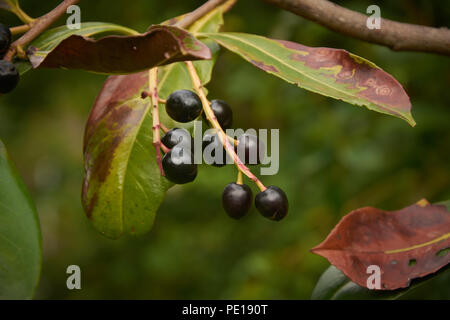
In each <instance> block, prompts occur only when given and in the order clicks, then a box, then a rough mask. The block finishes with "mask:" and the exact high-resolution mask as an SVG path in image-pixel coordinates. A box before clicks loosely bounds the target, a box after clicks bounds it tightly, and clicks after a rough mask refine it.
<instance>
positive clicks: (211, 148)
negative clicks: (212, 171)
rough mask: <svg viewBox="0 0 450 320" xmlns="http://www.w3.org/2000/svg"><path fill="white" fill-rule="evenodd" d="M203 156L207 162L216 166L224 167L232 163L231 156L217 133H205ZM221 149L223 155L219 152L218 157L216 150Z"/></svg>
mask: <svg viewBox="0 0 450 320" xmlns="http://www.w3.org/2000/svg"><path fill="white" fill-rule="evenodd" d="M202 148H203V158H204V160H205V162H206V164H210V165H213V166H214V167H223V166H224V165H226V164H227V161H228V162H229V163H232V161H231V158H230V156H229V155H228V154H227V152H226V151H225V149H224V148H223V146H222V143H221V142H220V139H219V137H218V136H217V134H211V133H205V135H204V136H203V141H202ZM219 150H220V151H221V153H222V155H220V154H218V155H217V159H216V151H219Z"/></svg>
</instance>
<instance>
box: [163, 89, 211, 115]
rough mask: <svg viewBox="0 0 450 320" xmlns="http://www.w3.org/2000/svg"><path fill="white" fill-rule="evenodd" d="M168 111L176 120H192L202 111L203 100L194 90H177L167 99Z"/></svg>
mask: <svg viewBox="0 0 450 320" xmlns="http://www.w3.org/2000/svg"><path fill="white" fill-rule="evenodd" d="M166 112H167V114H168V115H169V116H170V117H171V118H172V119H173V120H175V121H178V122H190V121H192V120H194V119H195V118H197V117H198V116H199V115H200V113H201V112H202V101H201V100H200V98H199V97H198V95H197V94H196V93H194V92H192V91H189V90H177V91H175V92H172V94H171V95H170V96H169V98H168V99H167V101H166Z"/></svg>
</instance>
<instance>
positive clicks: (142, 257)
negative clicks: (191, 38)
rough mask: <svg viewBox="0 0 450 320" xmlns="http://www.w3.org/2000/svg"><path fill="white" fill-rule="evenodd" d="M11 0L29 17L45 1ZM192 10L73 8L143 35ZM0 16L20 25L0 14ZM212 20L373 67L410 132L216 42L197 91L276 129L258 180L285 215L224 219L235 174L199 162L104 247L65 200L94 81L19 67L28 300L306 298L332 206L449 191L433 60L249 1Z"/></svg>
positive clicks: (0, 111)
mask: <svg viewBox="0 0 450 320" xmlns="http://www.w3.org/2000/svg"><path fill="white" fill-rule="evenodd" d="M20 2H21V4H22V7H23V8H24V10H25V11H27V12H28V13H29V14H30V15H31V16H39V15H42V14H44V13H46V12H48V11H49V10H50V9H51V8H53V7H54V6H56V4H57V3H59V1H56V0H46V1H32V0H21V1H20ZM201 3H202V1H194V0H188V1H175V0H170V1H150V0H133V1H122V0H117V1H108V0H98V1H81V2H80V7H81V14H82V16H81V19H82V21H84V22H87V21H107V22H114V23H118V24H122V25H125V26H129V27H132V28H135V29H137V30H139V31H144V30H145V29H146V27H147V26H148V25H150V24H152V23H158V22H161V21H163V20H165V19H167V18H170V17H172V16H175V15H178V14H181V13H183V12H187V11H190V10H192V9H194V8H196V7H197V6H199V5H200V4H201ZM339 4H341V5H343V6H346V7H348V8H352V9H355V10H357V11H359V12H365V10H366V8H367V6H369V5H371V4H377V5H379V6H380V7H381V13H382V16H383V17H386V18H390V19H396V20H399V21H402V22H410V23H419V24H426V25H430V26H447V27H448V26H449V25H448V22H449V17H450V6H449V4H448V3H447V1H439V0H433V1H430V0H421V1H413V0H402V1H374V0H370V1H361V0H360V1H356V0H355V1H340V2H339ZM0 21H2V23H5V24H7V25H11V26H12V25H18V24H19V21H18V20H17V19H16V18H15V17H14V16H13V15H12V14H9V13H7V12H1V13H0ZM225 21H226V26H225V29H226V30H227V31H242V32H249V33H256V34H260V35H267V36H270V37H273V38H281V39H286V40H291V41H296V42H300V43H302V44H305V45H308V46H329V47H335V48H344V49H347V50H349V51H351V52H353V53H355V54H357V55H360V56H363V57H365V58H367V59H369V60H371V61H373V62H374V63H376V64H377V65H379V66H380V67H382V68H383V69H384V70H386V71H387V72H389V73H391V74H392V75H394V76H395V77H396V78H397V79H398V80H399V81H400V82H401V83H402V84H403V86H404V87H405V89H406V91H407V92H408V94H409V95H410V97H411V102H412V104H413V115H414V117H415V119H416V121H417V126H416V127H415V128H412V127H410V126H409V125H408V124H407V123H406V122H404V121H402V120H400V119H397V118H394V117H390V116H387V115H382V114H378V113H375V112H371V111H368V110H366V109H364V108H361V107H356V106H352V105H349V104H346V103H344V102H340V101H335V100H332V99H329V98H326V97H322V96H320V95H317V94H313V93H310V92H307V91H305V90H302V89H299V88H297V87H296V86H294V85H291V84H288V83H285V82H283V81H282V80H280V79H278V78H274V77H272V76H270V75H268V74H265V73H264V72H263V71H261V70H258V69H256V68H254V67H253V66H251V65H249V64H248V63H247V62H245V61H244V60H242V59H240V58H239V57H237V56H236V55H234V54H232V53H230V52H225V51H222V54H221V56H220V57H219V60H218V63H217V66H216V68H215V71H214V73H213V80H212V82H211V83H210V85H209V86H208V89H209V90H210V97H211V98H220V99H224V100H226V101H227V102H228V103H229V104H230V105H231V106H232V108H233V111H234V114H235V126H236V127H241V128H256V129H258V128H280V139H281V141H280V145H281V147H280V148H281V150H280V170H279V173H278V174H277V175H275V176H265V177H263V182H264V183H265V184H266V185H271V184H275V185H278V186H280V187H281V188H283V189H284V190H285V191H286V193H287V195H288V197H289V201H290V213H289V215H288V217H287V218H286V219H285V220H283V221H281V222H278V223H275V222H272V221H269V220H266V219H263V218H262V217H261V216H260V215H259V214H258V213H257V212H256V210H255V209H252V210H251V212H250V214H249V215H248V216H247V217H246V218H244V219H243V220H241V221H234V220H231V219H230V218H228V217H227V216H226V214H225V213H224V211H223V209H222V207H221V193H222V189H223V187H224V186H225V185H226V184H227V183H229V182H231V181H233V180H234V179H235V171H234V168H233V167H232V166H227V167H225V168H219V169H218V168H214V167H207V166H202V167H201V168H200V170H199V175H198V178H197V179H196V181H195V182H194V183H192V184H188V185H184V186H177V187H175V188H173V189H171V190H170V191H169V192H168V194H167V197H166V199H165V201H164V203H163V205H162V207H161V208H160V210H159V213H158V215H157V218H156V222H155V225H154V227H153V230H152V231H151V232H150V233H149V234H147V235H146V236H143V237H139V238H135V237H124V238H122V239H120V240H115V241H114V240H108V239H105V238H103V237H102V236H101V235H100V234H98V233H97V232H96V231H95V230H94V229H93V227H92V226H91V225H90V223H89V221H88V220H87V219H86V217H85V215H84V212H83V210H82V207H81V201H80V197H81V196H80V193H81V182H82V179H83V159H82V139H83V130H84V125H85V121H86V119H87V117H88V114H89V111H90V108H91V106H92V104H93V102H94V99H95V97H96V95H97V93H98V91H99V90H100V88H101V85H102V83H103V81H104V80H105V78H106V76H103V75H96V74H90V73H84V72H78V71H65V70H35V71H32V72H29V73H27V74H26V75H24V77H23V78H22V79H21V82H20V85H19V87H18V88H17V89H16V90H15V91H14V92H13V93H12V94H9V95H5V96H2V97H1V100H0V138H1V139H2V140H3V141H4V142H5V144H6V146H7V147H8V148H9V151H10V154H11V156H12V158H13V160H14V161H15V163H16V165H17V166H18V168H19V170H20V172H21V173H22V176H23V178H24V180H25V182H26V184H27V185H28V187H29V189H30V191H31V193H32V195H33V197H34V200H35V202H36V205H37V207H38V212H39V217H40V221H41V227H42V233H43V249H44V264H43V270H42V276H41V282H40V285H39V288H38V290H37V294H36V298H39V299H50V298H56V299H92V298H104V299H184V298H185V299H222V298H223V299H230V298H233V299H234V298H236V299H309V298H310V295H311V292H312V289H313V288H314V285H315V283H316V281H317V279H318V277H319V276H320V274H321V273H322V272H323V271H324V270H325V269H326V268H327V266H328V262H327V261H326V260H325V259H324V258H322V257H319V256H315V255H313V254H311V253H310V252H309V249H310V248H311V247H313V246H315V245H317V244H318V243H320V242H321V241H322V240H323V239H324V238H325V237H326V235H327V234H328V232H329V231H330V230H331V229H332V228H333V227H334V225H335V224H336V223H337V222H338V221H339V219H340V218H341V217H342V216H343V215H345V214H346V213H348V212H349V211H351V210H353V209H356V208H359V207H362V206H376V207H379V208H383V209H388V210H391V209H392V210H393V209H399V208H402V207H404V206H407V205H409V204H412V203H414V202H415V201H417V200H419V199H421V198H427V199H428V200H429V201H430V202H438V201H442V200H447V199H450V148H449V146H450V126H449V120H450V90H449V88H448V87H449V85H450V59H449V58H448V57H443V56H438V55H432V54H425V53H406V52H402V53H400V52H392V51H390V50H389V49H387V48H384V47H380V46H377V45H372V44H368V43H364V42H361V41H359V40H354V39H350V38H347V37H345V36H342V35H339V34H336V33H333V32H330V31H328V30H327V29H325V28H323V27H321V26H319V25H317V24H315V23H312V22H309V21H307V20H304V19H302V18H300V17H297V16H294V15H292V14H290V13H287V12H283V11H282V10H279V9H277V8H275V7H272V6H269V5H266V4H264V3H263V2H261V1H257V0H240V1H238V4H237V5H236V6H235V7H234V8H233V9H232V10H231V11H230V12H229V13H227V15H226V17H225ZM62 23H64V20H61V21H60V23H59V24H62ZM148 147H149V148H152V145H151V143H150V142H149V145H148ZM254 191H255V192H256V190H255V189H254ZM71 264H76V265H79V266H80V267H81V270H82V290H73V291H69V290H68V289H67V288H66V278H67V274H66V268H67V266H68V265H71ZM431 296H432V295H430V296H428V295H427V296H423V297H422V298H427V297H431Z"/></svg>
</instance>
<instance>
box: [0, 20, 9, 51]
mask: <svg viewBox="0 0 450 320" xmlns="http://www.w3.org/2000/svg"><path fill="white" fill-rule="evenodd" d="M10 44H11V31H9V28H8V27H7V26H5V25H3V24H1V23H0V56H1V57H3V55H4V54H5V53H6V51H8V49H9V45H10Z"/></svg>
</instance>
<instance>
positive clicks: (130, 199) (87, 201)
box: [82, 7, 223, 239]
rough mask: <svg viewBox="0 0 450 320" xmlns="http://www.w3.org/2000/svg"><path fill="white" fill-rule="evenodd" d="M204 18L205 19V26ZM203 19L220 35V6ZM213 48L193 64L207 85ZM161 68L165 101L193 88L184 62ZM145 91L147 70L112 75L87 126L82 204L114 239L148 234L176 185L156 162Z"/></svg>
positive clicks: (165, 119)
mask: <svg viewBox="0 0 450 320" xmlns="http://www.w3.org/2000/svg"><path fill="white" fill-rule="evenodd" d="M203 19H206V21H204V22H203V23H202V21H203ZM203 19H201V20H200V21H198V22H197V24H196V25H197V26H198V25H199V24H200V23H202V25H203V26H208V30H212V29H213V30H216V31H217V30H218V28H219V27H220V24H221V23H222V22H223V20H222V11H221V8H220V7H219V8H217V9H216V10H214V11H212V12H211V13H210V14H209V15H207V16H205V17H204V18H203ZM213 26H214V28H213ZM193 27H195V25H194V26H193ZM202 28H203V27H202ZM202 28H200V27H199V28H198V29H199V30H202ZM214 45H215V44H212V46H211V48H212V49H213V50H212V51H213V57H214V58H213V60H204V61H196V62H195V63H194V64H195V67H196V69H197V71H198V72H199V75H200V77H201V79H202V82H203V84H206V83H207V82H209V81H210V79H211V72H212V68H213V63H214V61H215V57H216V56H217V49H218V47H217V46H216V47H214ZM158 70H159V72H158V79H159V82H158V90H159V96H160V97H161V98H163V99H166V98H167V97H168V96H169V95H170V94H171V93H172V92H173V91H175V90H179V89H190V90H192V89H193V86H192V81H191V79H190V77H189V74H188V72H187V69H186V67H185V65H184V63H183V62H178V63H172V64H170V65H167V66H163V67H159V68H158ZM144 90H148V72H147V71H144V72H140V73H137V74H130V75H124V76H111V77H109V78H108V79H107V80H106V82H105V84H104V86H103V89H102V91H101V92H100V94H99V96H98V97H97V100H96V103H95V105H94V107H93V109H92V111H91V114H90V117H89V120H88V123H87V125H86V133H85V140H84V158H85V178H84V183H83V197H82V198H83V206H84V209H85V211H86V214H87V216H88V217H89V219H90V220H91V221H92V223H93V225H94V227H95V228H96V229H97V230H98V231H100V232H101V233H102V234H104V235H105V236H107V237H109V238H113V239H115V238H118V237H120V236H121V235H123V234H136V235H140V234H143V233H146V232H147V231H149V230H150V229H151V227H152V225H153V223H154V219H155V216H156V212H157V210H158V208H159V206H160V204H161V202H162V200H163V198H164V195H165V192H166V191H167V190H168V189H169V188H170V187H171V186H172V183H170V182H169V181H168V180H167V179H166V178H164V177H161V175H160V172H159V168H158V166H157V164H156V161H155V159H156V158H155V149H154V147H153V145H152V138H153V135H152V116H151V106H150V101H149V99H145V100H143V99H141V97H140V96H141V92H142V91H144ZM159 111H160V118H161V122H162V123H163V124H164V125H165V126H167V127H175V126H184V127H186V124H180V123H175V122H174V121H173V120H171V119H170V118H169V117H168V116H167V114H166V112H165V108H164V106H163V105H160V110H159ZM188 126H190V124H189V125H188Z"/></svg>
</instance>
